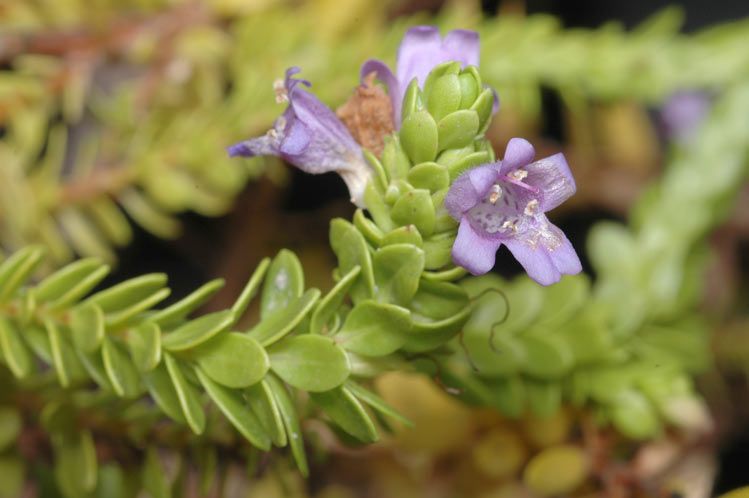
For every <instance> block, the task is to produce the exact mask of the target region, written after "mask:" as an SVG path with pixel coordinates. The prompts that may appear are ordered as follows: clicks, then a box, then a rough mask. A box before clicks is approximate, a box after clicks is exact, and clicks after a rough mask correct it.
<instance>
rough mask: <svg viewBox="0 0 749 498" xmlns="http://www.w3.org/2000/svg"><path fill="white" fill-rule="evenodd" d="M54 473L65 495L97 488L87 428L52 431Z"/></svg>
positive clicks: (93, 452)
mask: <svg viewBox="0 0 749 498" xmlns="http://www.w3.org/2000/svg"><path fill="white" fill-rule="evenodd" d="M52 439H53V447H54V452H55V464H54V475H55V480H56V481H57V484H58V486H59V487H60V491H62V493H63V494H64V495H65V496H66V497H67V498H79V497H81V496H85V495H86V494H88V493H90V492H91V491H93V490H94V489H95V488H96V479H97V472H98V462H97V460H96V448H95V447H94V439H93V436H92V435H91V433H90V432H89V431H80V432H76V433H72V434H53V437H52Z"/></svg>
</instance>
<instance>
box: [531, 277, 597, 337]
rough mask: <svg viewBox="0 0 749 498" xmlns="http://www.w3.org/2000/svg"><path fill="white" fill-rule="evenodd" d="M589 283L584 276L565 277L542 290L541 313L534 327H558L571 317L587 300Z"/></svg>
mask: <svg viewBox="0 0 749 498" xmlns="http://www.w3.org/2000/svg"><path fill="white" fill-rule="evenodd" d="M589 295H590V282H589V280H588V279H587V277H586V276H585V275H579V274H578V275H565V276H564V277H562V279H561V280H560V281H559V282H557V283H556V284H554V285H552V286H550V287H549V288H548V289H544V305H543V311H542V312H541V314H540V315H539V317H538V320H536V325H548V326H554V327H558V326H560V325H562V324H564V323H566V322H567V321H569V320H570V319H571V318H572V317H573V316H575V315H576V314H577V313H578V312H579V311H580V308H581V307H582V306H583V305H584V304H585V302H586V301H587V300H588V299H589Z"/></svg>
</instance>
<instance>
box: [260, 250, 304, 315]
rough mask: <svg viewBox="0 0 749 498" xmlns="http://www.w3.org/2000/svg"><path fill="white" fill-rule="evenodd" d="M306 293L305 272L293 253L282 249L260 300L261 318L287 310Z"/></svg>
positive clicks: (275, 259)
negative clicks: (277, 311) (280, 310)
mask: <svg viewBox="0 0 749 498" xmlns="http://www.w3.org/2000/svg"><path fill="white" fill-rule="evenodd" d="M303 292H304V271H303V270H302V264H301V263H300V262H299V258H297V257H296V254H294V253H293V252H291V251H289V250H287V249H282V250H281V251H280V252H279V253H278V255H277V256H276V257H275V258H273V262H272V263H271V264H270V268H269V269H268V274H267V276H266V278H265V284H264V285H263V294H262V296H261V298H260V318H261V319H262V318H266V317H268V316H270V315H271V314H272V313H273V312H274V311H276V310H279V309H283V308H286V307H287V306H289V304H290V303H291V302H292V301H294V300H295V299H296V298H298V297H299V296H301V295H302V293H303Z"/></svg>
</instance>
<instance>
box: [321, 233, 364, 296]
mask: <svg viewBox="0 0 749 498" xmlns="http://www.w3.org/2000/svg"><path fill="white" fill-rule="evenodd" d="M330 246H331V248H332V249H333V252H335V255H336V257H337V258H338V268H339V270H340V271H341V273H343V274H345V273H348V272H350V271H351V269H352V268H354V267H356V266H359V267H361V278H359V279H357V281H356V282H355V283H354V284H353V285H352V287H351V297H352V299H353V300H354V302H357V301H359V300H362V299H368V298H371V297H372V296H374V275H373V273H372V256H370V254H369V249H368V248H367V242H366V241H365V240H364V237H363V236H362V234H361V233H359V231H358V230H357V229H356V228H355V227H354V226H353V225H352V224H351V223H349V222H348V221H346V220H343V219H341V218H336V219H334V220H333V221H331V222H330Z"/></svg>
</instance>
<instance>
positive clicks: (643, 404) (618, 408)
mask: <svg viewBox="0 0 749 498" xmlns="http://www.w3.org/2000/svg"><path fill="white" fill-rule="evenodd" d="M607 413H608V415H609V417H610V418H611V422H612V423H613V424H614V427H616V428H617V429H618V430H619V431H620V432H621V433H622V434H624V435H625V436H626V437H629V438H632V439H649V438H653V437H655V436H656V435H657V434H658V433H659V432H660V431H661V423H660V420H659V417H658V414H657V413H656V411H655V407H653V405H652V404H651V403H650V401H648V399H647V398H646V397H645V396H644V395H643V394H642V393H640V392H638V391H636V390H634V389H632V390H625V391H621V392H620V393H619V394H618V395H617V396H616V398H615V399H614V400H613V402H612V404H611V406H609V407H608V409H607Z"/></svg>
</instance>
